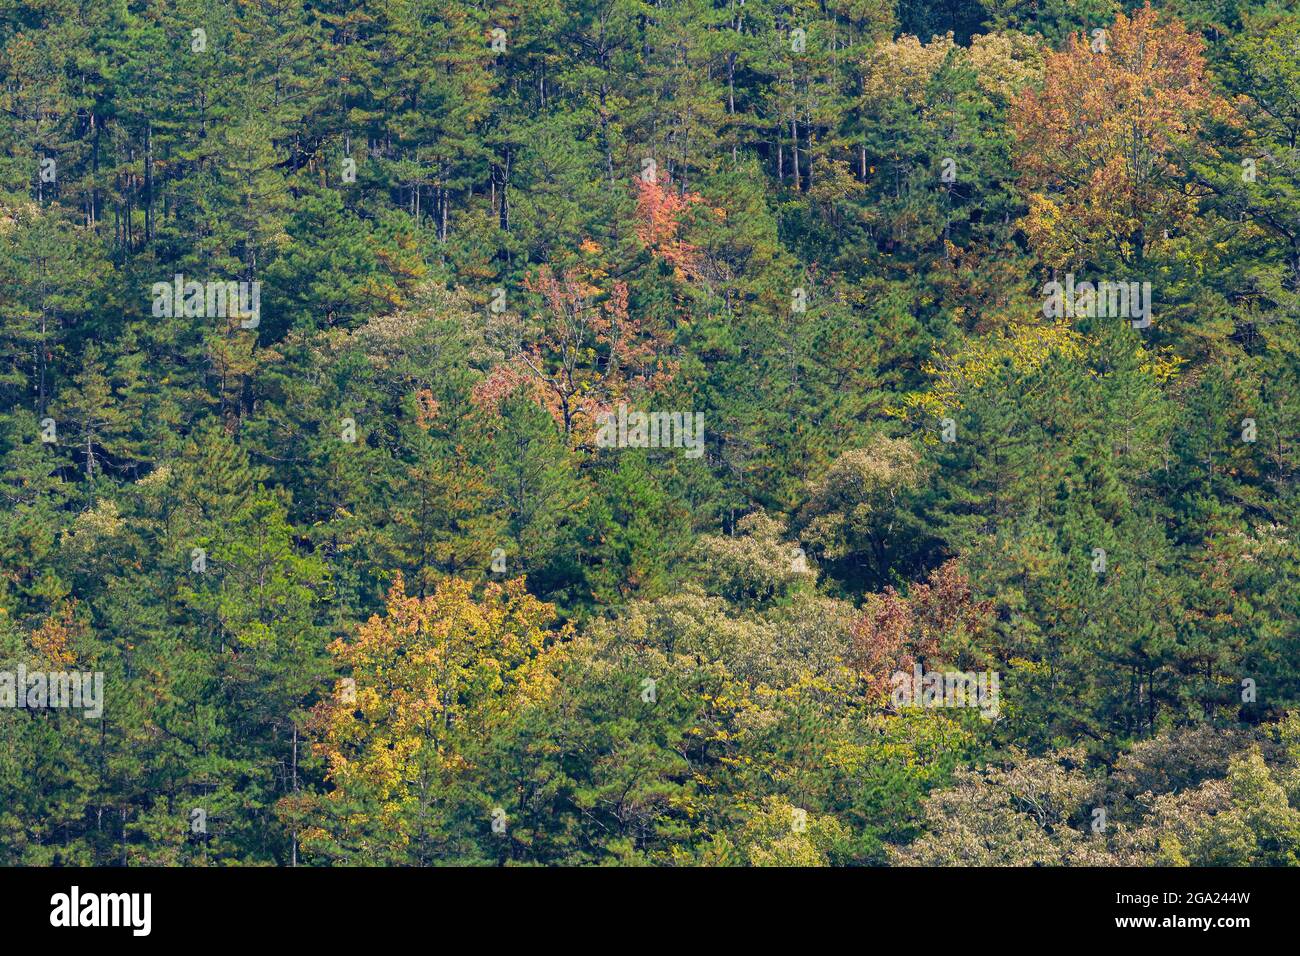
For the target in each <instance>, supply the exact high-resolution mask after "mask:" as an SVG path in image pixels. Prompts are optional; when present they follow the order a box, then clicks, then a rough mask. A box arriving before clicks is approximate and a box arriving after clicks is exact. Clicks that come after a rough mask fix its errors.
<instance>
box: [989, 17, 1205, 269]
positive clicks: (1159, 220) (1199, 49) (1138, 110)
mask: <svg viewBox="0 0 1300 956" xmlns="http://www.w3.org/2000/svg"><path fill="white" fill-rule="evenodd" d="M1204 46H1205V45H1204V42H1203V41H1202V40H1201V39H1200V37H1198V36H1196V35H1194V34H1193V33H1191V32H1190V31H1189V30H1188V29H1187V28H1186V27H1184V26H1183V25H1182V24H1181V23H1179V22H1177V21H1176V20H1167V19H1166V20H1162V18H1161V16H1160V14H1159V13H1158V12H1157V11H1156V10H1154V9H1152V8H1151V7H1150V6H1149V5H1148V6H1146V7H1143V8H1142V9H1140V10H1137V11H1135V12H1134V13H1133V15H1132V16H1131V17H1130V16H1125V15H1124V14H1122V13H1121V14H1120V15H1118V16H1117V17H1116V19H1115V23H1114V24H1113V25H1112V26H1111V27H1110V28H1109V29H1107V30H1105V31H1104V33H1095V34H1094V35H1093V37H1092V38H1091V39H1088V38H1085V37H1083V36H1082V35H1081V34H1076V35H1075V36H1073V37H1071V39H1070V41H1069V42H1068V44H1067V45H1066V47H1065V49H1064V50H1062V51H1060V52H1057V53H1051V54H1049V55H1048V56H1047V59H1046V63H1045V69H1044V80H1043V85H1042V88H1041V89H1030V90H1026V91H1025V92H1024V93H1023V94H1021V96H1020V97H1019V98H1018V99H1017V100H1016V101H1015V103H1014V104H1013V107H1012V111H1011V125H1012V129H1013V131H1014V133H1015V141H1016V144H1017V153H1016V161H1017V164H1018V168H1019V170H1020V173H1021V177H1022V186H1023V188H1024V189H1025V191H1026V193H1027V196H1028V200H1029V212H1028V214H1027V215H1026V216H1025V218H1024V222H1023V225H1024V228H1025V231H1026V233H1027V235H1028V236H1029V240H1030V242H1031V243H1032V245H1033V246H1034V248H1035V250H1036V251H1037V252H1038V254H1039V256H1040V257H1041V258H1042V259H1043V261H1044V262H1046V263H1047V264H1049V265H1051V266H1054V267H1061V268H1066V267H1077V266H1079V265H1081V264H1084V263H1087V262H1090V261H1092V262H1105V263H1118V264H1122V265H1126V266H1134V265H1137V264H1140V263H1141V262H1142V261H1143V259H1144V257H1145V256H1146V255H1147V254H1148V251H1149V250H1150V249H1151V248H1152V246H1153V245H1154V244H1156V243H1159V242H1162V241H1164V240H1165V233H1166V231H1168V232H1169V233H1175V232H1177V231H1180V230H1183V229H1185V228H1186V227H1187V225H1188V223H1189V221H1190V220H1191V218H1192V217H1193V216H1194V215H1195V212H1196V203H1197V197H1196V195H1195V194H1194V193H1193V192H1192V191H1191V190H1189V189H1188V188H1187V187H1186V186H1185V183H1184V173H1185V172H1186V166H1187V163H1186V160H1185V159H1184V157H1183V151H1184V150H1185V149H1186V148H1187V147H1188V146H1189V145H1190V143H1191V141H1192V139H1193V137H1194V135H1195V133H1196V131H1197V130H1198V129H1199V128H1200V126H1201V124H1202V123H1203V122H1204V120H1205V118H1206V117H1207V116H1209V115H1212V114H1221V113H1222V112H1223V101H1222V100H1221V99H1220V98H1219V97H1218V95H1217V94H1216V93H1215V92H1214V90H1213V88H1212V87H1211V85H1210V80H1209V77H1208V76H1207V74H1206V64H1205V57H1204Z"/></svg>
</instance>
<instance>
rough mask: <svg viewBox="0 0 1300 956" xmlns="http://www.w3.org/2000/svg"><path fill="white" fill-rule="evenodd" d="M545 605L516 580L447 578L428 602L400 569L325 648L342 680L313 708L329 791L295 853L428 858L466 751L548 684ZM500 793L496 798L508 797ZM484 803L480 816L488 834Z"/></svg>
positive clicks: (452, 806)
mask: <svg viewBox="0 0 1300 956" xmlns="http://www.w3.org/2000/svg"><path fill="white" fill-rule="evenodd" d="M554 613H555V612H554V609H553V608H552V607H551V606H550V605H547V604H544V603H542V602H541V601H538V600H537V599H536V598H534V597H532V596H531V595H529V594H528V593H527V592H526V591H525V590H524V584H523V580H522V579H515V580H513V581H510V582H508V583H506V584H504V585H498V584H487V585H485V586H484V588H483V592H482V595H481V596H477V595H476V594H475V593H474V587H473V585H472V584H470V583H469V582H466V581H462V580H459V579H456V578H445V579H443V580H441V581H439V582H438V584H437V587H436V588H435V589H434V592H433V593H432V594H430V595H429V596H427V597H425V598H418V597H412V596H408V595H407V593H406V586H405V582H404V581H403V579H402V576H401V575H400V574H398V575H397V576H396V578H395V580H394V582H393V586H392V588H391V590H390V591H389V594H388V600H387V606H386V608H385V614H384V615H383V616H382V617H381V616H379V615H376V616H374V617H372V618H371V619H370V620H369V621H367V622H366V623H365V624H363V625H361V627H360V628H359V630H358V632H357V637H356V639H355V640H352V641H346V640H338V641H335V642H334V644H333V645H331V648H330V650H331V653H332V654H333V655H334V657H335V659H336V660H337V661H338V663H339V664H340V665H341V666H342V667H344V668H345V669H347V671H348V672H349V676H348V677H345V678H343V679H341V680H339V681H338V682H337V683H336V684H335V688H334V694H333V697H332V698H330V699H328V700H326V701H324V702H322V703H321V704H320V705H319V706H318V708H317V710H316V713H315V715H314V724H313V726H314V729H315V731H316V732H317V733H318V734H319V739H318V742H317V744H316V750H317V752H318V753H319V754H320V755H321V756H322V757H324V759H325V760H326V761H327V763H328V768H329V769H328V772H327V780H328V781H329V783H330V785H331V787H332V789H331V790H330V792H329V793H328V794H327V795H325V796H324V797H323V799H322V800H321V801H320V802H319V803H318V805H317V809H318V811H319V814H320V815H319V817H318V818H317V819H316V825H315V826H313V827H311V828H310V829H309V830H308V831H306V832H305V833H304V834H303V836H302V843H303V847H304V849H306V850H307V851H308V852H319V853H321V854H323V855H326V856H343V857H345V858H352V857H354V856H355V855H356V854H360V855H359V856H358V857H356V858H357V859H360V860H367V861H373V860H377V859H383V860H388V861H399V860H404V861H410V862H417V863H429V862H432V860H433V858H434V855H435V854H436V852H437V851H438V849H439V848H440V847H444V846H445V845H446V844H447V843H448V842H449V841H451V842H454V841H455V839H456V838H455V837H453V836H451V835H449V834H448V833H447V832H446V830H445V827H446V825H447V823H448V821H449V819H450V817H451V816H452V815H453V814H454V813H455V812H456V810H457V809H458V807H457V806H456V798H457V797H460V798H462V799H463V798H464V794H457V793H455V792H454V790H455V787H456V784H457V782H458V779H459V778H460V777H462V776H463V774H464V772H465V771H466V769H467V767H468V766H469V765H468V764H467V761H466V749H467V747H468V746H469V745H470V744H471V743H472V742H473V741H474V740H476V739H477V738H479V737H481V736H482V735H484V734H486V733H487V732H488V731H489V730H490V729H491V728H492V727H493V726H494V724H495V723H497V722H498V721H500V720H502V719H503V718H504V717H505V716H506V715H507V714H509V713H510V712H511V711H512V710H513V709H515V708H517V707H519V706H521V705H522V704H524V703H525V702H527V701H529V700H531V699H535V698H537V696H538V695H541V694H544V693H545V692H546V691H547V688H548V686H549V678H548V676H547V675H548V671H547V657H548V653H547V652H546V650H545V645H546V642H547V638H548V636H549V632H548V630H547V626H548V625H549V624H550V623H551V621H552V620H553V619H554ZM507 797H508V795H507V794H501V795H499V799H502V800H505V799H506V798H507ZM491 809H492V808H491V807H487V808H485V809H484V813H483V815H482V818H481V820H480V822H481V825H482V829H483V831H484V832H487V831H488V830H489V828H490V826H491V819H490V816H491Z"/></svg>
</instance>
